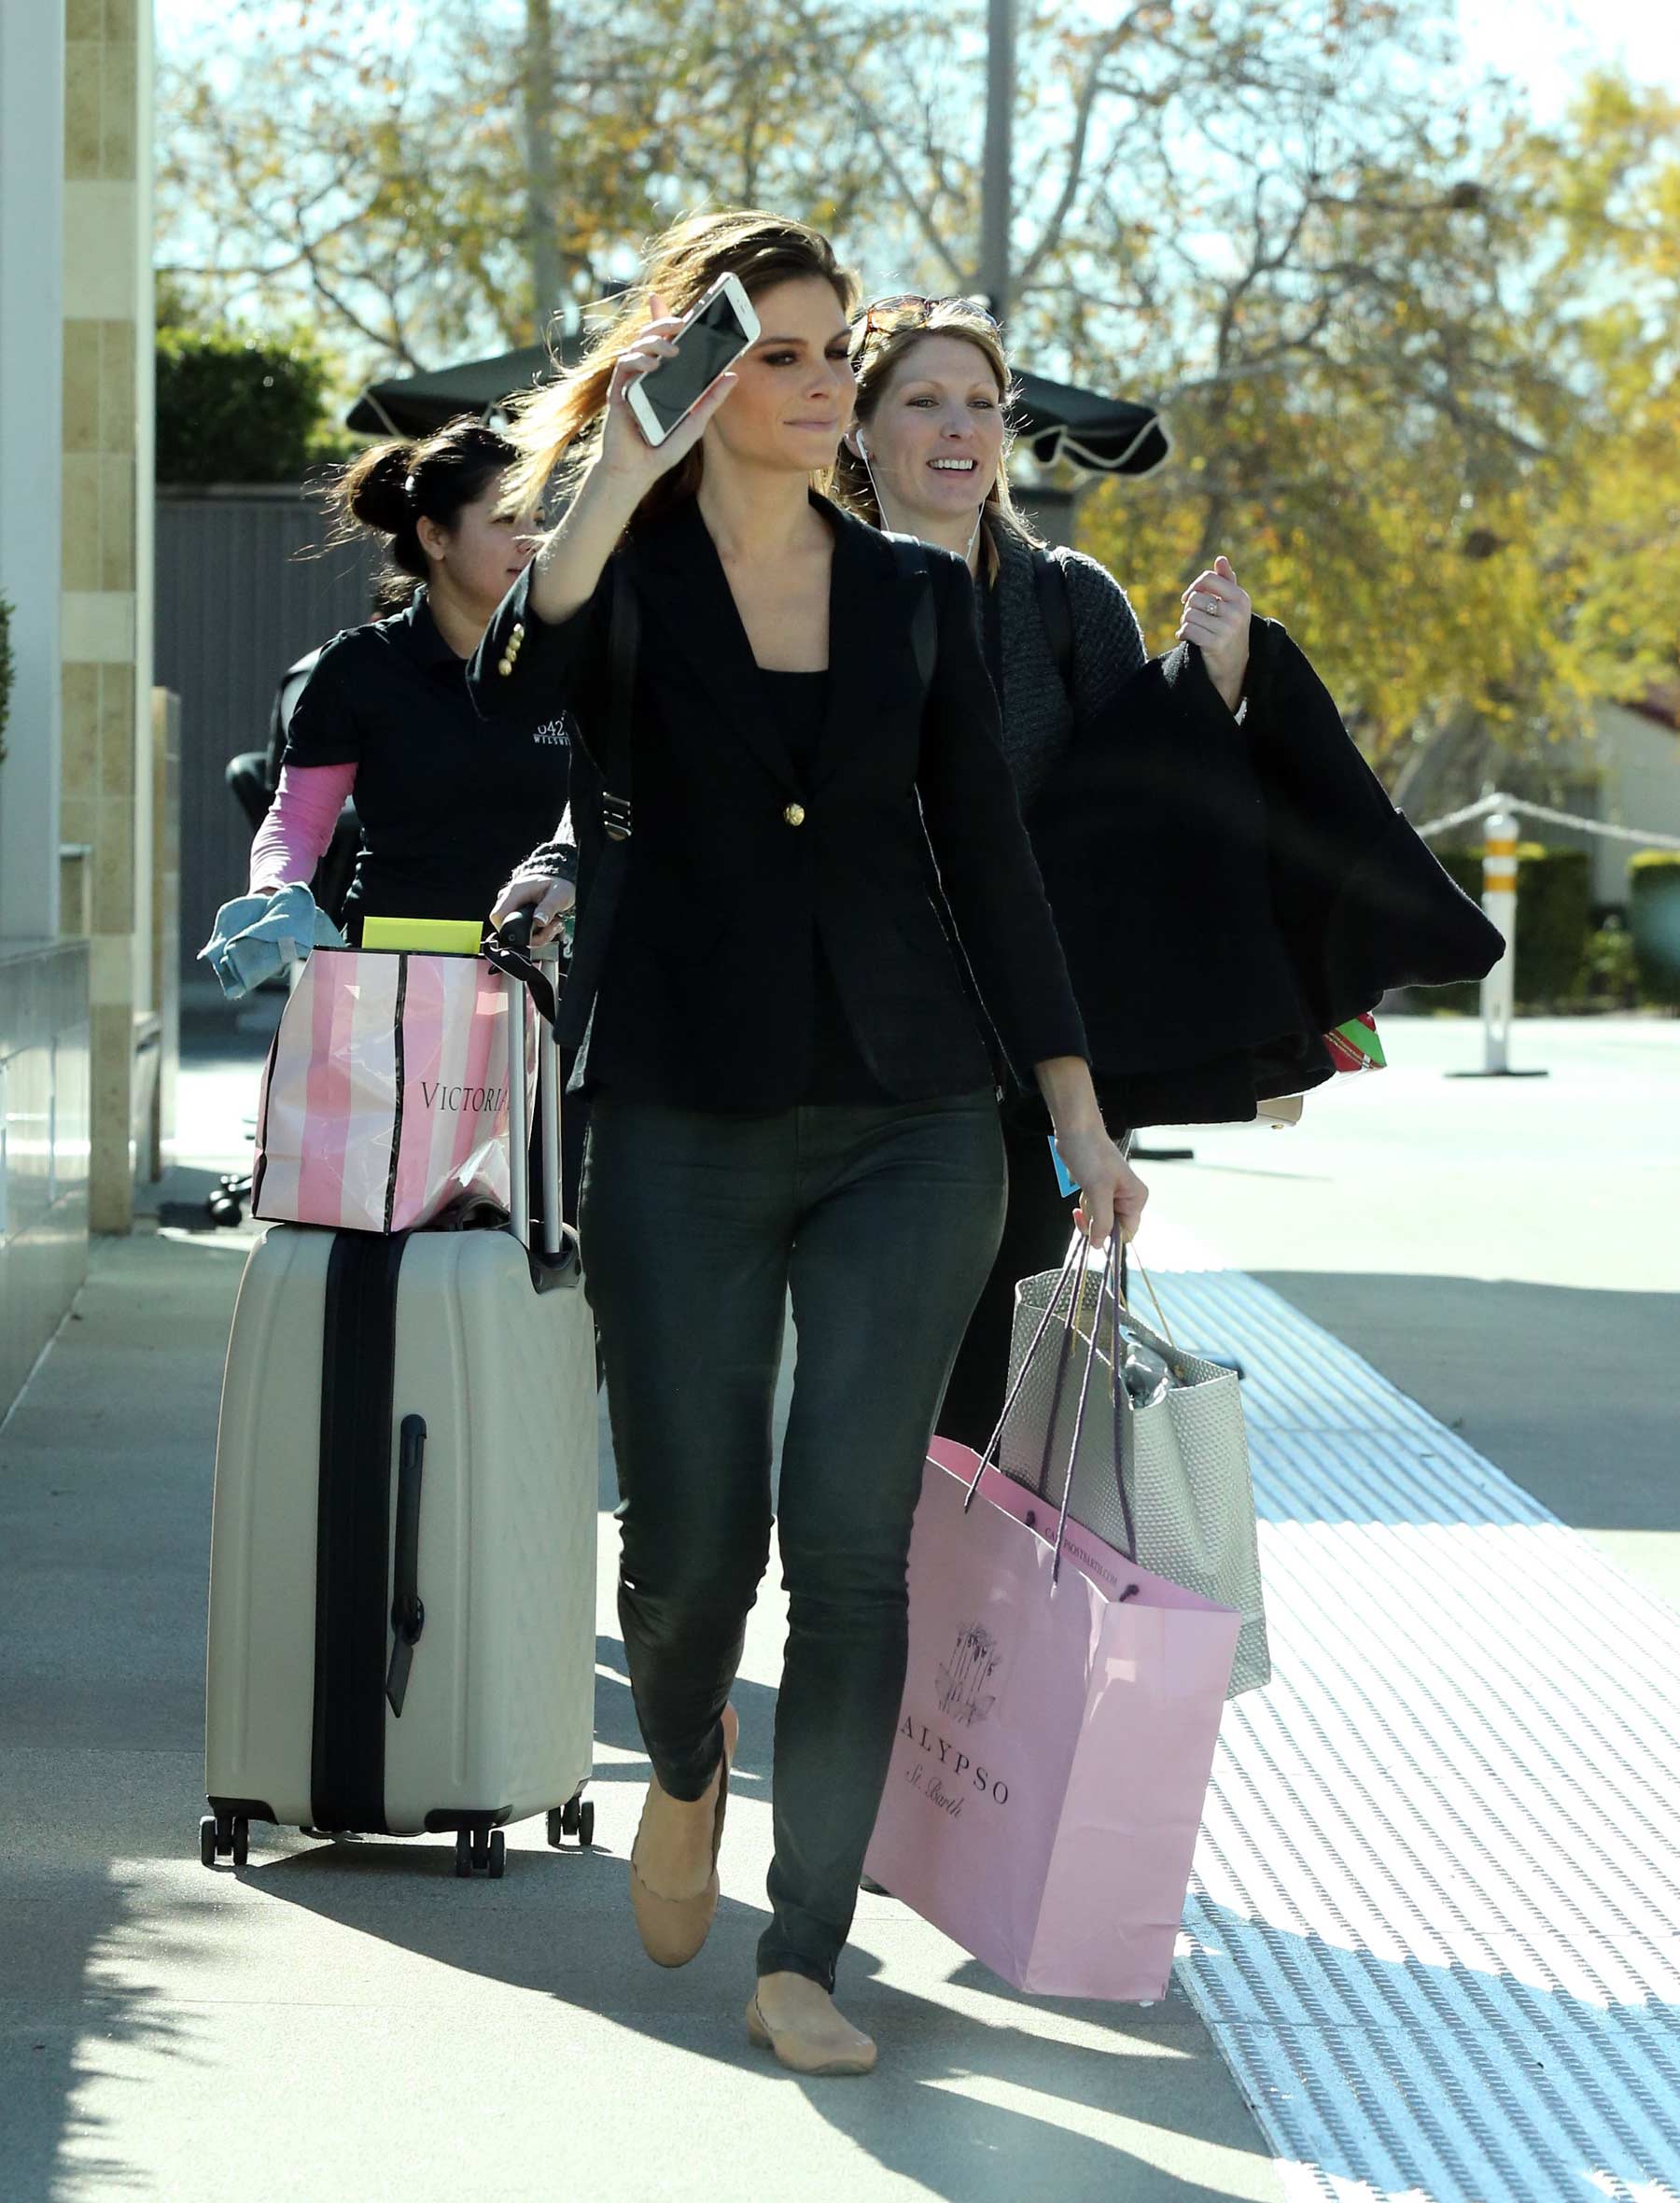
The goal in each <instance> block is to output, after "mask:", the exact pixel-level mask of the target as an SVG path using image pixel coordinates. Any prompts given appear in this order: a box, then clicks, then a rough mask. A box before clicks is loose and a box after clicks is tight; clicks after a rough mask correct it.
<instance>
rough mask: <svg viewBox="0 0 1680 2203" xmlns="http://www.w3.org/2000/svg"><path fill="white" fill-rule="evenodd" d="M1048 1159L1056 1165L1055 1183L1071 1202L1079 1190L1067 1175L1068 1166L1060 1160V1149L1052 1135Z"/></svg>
mask: <svg viewBox="0 0 1680 2203" xmlns="http://www.w3.org/2000/svg"><path fill="white" fill-rule="evenodd" d="M1050 1159H1051V1161H1052V1162H1053V1163H1054V1164H1055V1165H1056V1183H1057V1185H1058V1186H1060V1187H1061V1189H1062V1192H1063V1193H1064V1194H1065V1195H1066V1196H1067V1198H1068V1200H1072V1199H1073V1196H1074V1195H1075V1194H1076V1193H1077V1192H1078V1191H1079V1188H1078V1186H1076V1185H1075V1184H1074V1183H1073V1181H1072V1179H1071V1178H1070V1177H1069V1175H1068V1166H1067V1164H1066V1163H1065V1162H1063V1160H1062V1158H1061V1149H1060V1148H1059V1147H1057V1144H1056V1135H1055V1134H1054V1133H1052V1134H1051V1136H1050Z"/></svg>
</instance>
